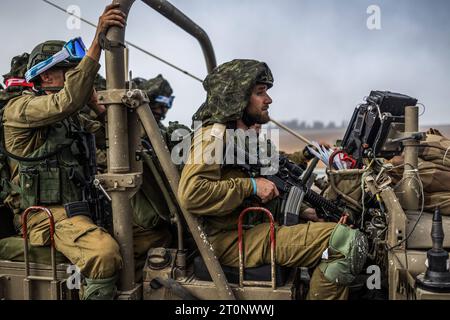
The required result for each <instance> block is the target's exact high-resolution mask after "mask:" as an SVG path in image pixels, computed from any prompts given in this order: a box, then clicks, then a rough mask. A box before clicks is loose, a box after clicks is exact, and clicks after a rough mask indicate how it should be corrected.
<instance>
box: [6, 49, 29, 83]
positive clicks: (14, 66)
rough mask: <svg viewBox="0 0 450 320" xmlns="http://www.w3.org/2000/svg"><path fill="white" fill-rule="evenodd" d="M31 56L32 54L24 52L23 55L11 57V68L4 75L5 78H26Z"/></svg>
mask: <svg viewBox="0 0 450 320" xmlns="http://www.w3.org/2000/svg"><path fill="white" fill-rule="evenodd" d="M29 58H30V55H29V54H28V53H26V52H24V53H22V54H21V55H17V56H15V57H13V58H12V59H11V69H10V71H9V72H8V73H6V74H4V75H3V78H5V80H8V79H11V78H19V79H23V78H25V72H26V71H27V64H28V60H29Z"/></svg>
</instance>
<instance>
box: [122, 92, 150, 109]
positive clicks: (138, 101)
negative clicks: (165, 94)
mask: <svg viewBox="0 0 450 320" xmlns="http://www.w3.org/2000/svg"><path fill="white" fill-rule="evenodd" d="M149 102H150V99H149V98H148V96H147V94H146V93H145V92H144V91H142V90H139V89H132V90H128V91H127V93H126V96H125V97H124V101H123V103H125V104H126V105H127V106H128V107H130V108H133V109H135V108H137V107H140V106H142V105H143V104H145V103H149Z"/></svg>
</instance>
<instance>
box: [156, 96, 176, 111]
mask: <svg viewBox="0 0 450 320" xmlns="http://www.w3.org/2000/svg"><path fill="white" fill-rule="evenodd" d="M173 99H175V96H170V97H165V96H156V97H155V102H160V103H163V104H165V105H166V107H167V108H169V109H170V108H172V103H173Z"/></svg>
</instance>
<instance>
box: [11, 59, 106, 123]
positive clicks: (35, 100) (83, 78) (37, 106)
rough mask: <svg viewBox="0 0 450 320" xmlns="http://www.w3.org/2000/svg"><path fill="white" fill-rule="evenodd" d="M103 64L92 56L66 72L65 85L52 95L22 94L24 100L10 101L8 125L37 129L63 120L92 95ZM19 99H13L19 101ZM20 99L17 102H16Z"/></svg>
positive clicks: (78, 108)
mask: <svg viewBox="0 0 450 320" xmlns="http://www.w3.org/2000/svg"><path fill="white" fill-rule="evenodd" d="M99 68H100V65H99V63H98V62H97V61H95V60H94V59H92V58H91V57H89V56H85V57H84V58H83V60H82V61H81V62H80V63H79V64H78V66H77V67H75V68H74V69H73V70H70V71H68V72H67V73H66V81H65V83H64V88H63V89H61V90H60V91H59V92H57V93H55V94H50V95H43V96H32V95H23V96H22V97H20V98H19V99H22V101H21V103H11V104H9V106H7V107H6V110H5V119H6V122H5V125H6V126H8V125H9V126H13V127H19V128H35V127H42V126H46V125H49V124H52V123H55V122H58V121H61V120H63V119H65V118H67V117H68V116H70V115H71V114H73V113H75V112H77V111H79V110H81V108H83V107H84V105H85V104H86V102H87V101H88V100H89V98H90V96H91V94H92V88H93V86H94V79H95V75H96V74H97V71H98V69H99ZM16 101H17V100H12V102H16ZM17 102H18V101H17Z"/></svg>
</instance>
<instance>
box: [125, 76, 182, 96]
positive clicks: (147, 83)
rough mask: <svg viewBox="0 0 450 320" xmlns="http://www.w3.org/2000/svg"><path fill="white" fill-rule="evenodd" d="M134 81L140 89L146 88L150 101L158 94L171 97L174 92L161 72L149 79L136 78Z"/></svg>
mask: <svg viewBox="0 0 450 320" xmlns="http://www.w3.org/2000/svg"><path fill="white" fill-rule="evenodd" d="M133 83H134V84H135V85H136V87H137V88H138V89H141V90H144V91H145V92H146V93H147V95H148V97H149V98H150V101H151V100H152V98H154V97H156V96H164V97H170V96H171V95H172V93H173V90H172V87H171V86H170V84H169V81H167V80H166V79H164V77H163V76H162V75H160V74H159V75H158V76H156V77H155V78H153V79H149V80H145V79H143V78H134V79H133Z"/></svg>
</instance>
